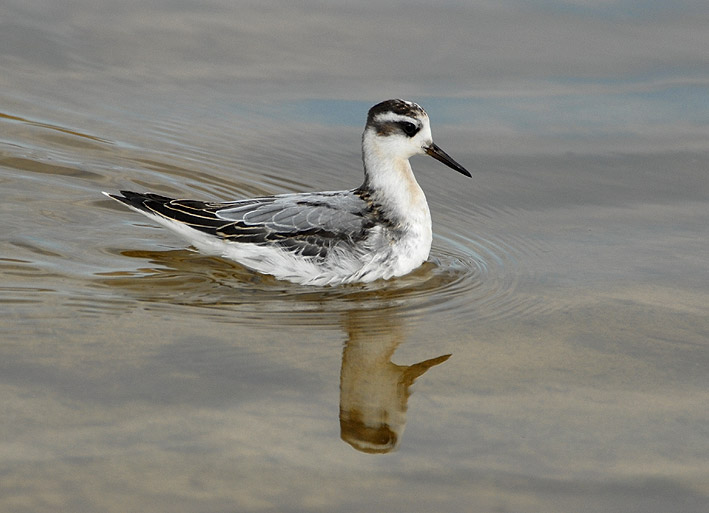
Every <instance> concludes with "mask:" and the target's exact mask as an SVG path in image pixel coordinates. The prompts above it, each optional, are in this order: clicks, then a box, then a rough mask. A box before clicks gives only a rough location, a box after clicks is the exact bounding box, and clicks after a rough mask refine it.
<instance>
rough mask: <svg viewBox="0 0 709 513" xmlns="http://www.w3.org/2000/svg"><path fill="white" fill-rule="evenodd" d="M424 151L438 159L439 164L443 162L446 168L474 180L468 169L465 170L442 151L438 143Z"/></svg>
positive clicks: (432, 144)
mask: <svg viewBox="0 0 709 513" xmlns="http://www.w3.org/2000/svg"><path fill="white" fill-rule="evenodd" d="M423 151H425V152H426V155H429V156H431V157H433V158H434V159H436V160H437V161H439V162H443V163H444V164H445V165H446V166H448V167H450V168H452V169H455V170H456V171H458V172H459V173H460V174H463V175H465V176H469V177H470V178H472V177H473V176H472V175H471V174H470V173H469V172H468V170H467V169H465V168H464V167H463V166H461V165H460V164H458V163H457V162H456V161H455V160H453V159H452V158H451V156H450V155H448V154H447V153H446V152H445V151H443V150H442V149H440V148H439V147H438V146H437V145H436V143H433V142H432V143H431V144H430V145H429V146H427V147H425V148H424V149H423Z"/></svg>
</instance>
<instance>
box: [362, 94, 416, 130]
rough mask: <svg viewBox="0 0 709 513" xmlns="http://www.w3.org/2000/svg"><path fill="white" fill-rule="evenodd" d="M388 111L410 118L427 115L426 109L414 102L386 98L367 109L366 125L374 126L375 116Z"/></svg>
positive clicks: (375, 122)
mask: <svg viewBox="0 0 709 513" xmlns="http://www.w3.org/2000/svg"><path fill="white" fill-rule="evenodd" d="M389 112H393V113H394V114H398V115H399V116H407V117H411V118H419V117H421V116H426V115H427V114H426V111H425V110H423V109H422V108H421V106H420V105H418V104H416V103H414V102H409V101H406V100H399V99H394V100H386V101H383V102H381V103H378V104H376V105H375V106H374V107H372V108H371V109H369V114H368V115H367V126H376V125H377V117H379V116H380V115H381V114H386V113H389Z"/></svg>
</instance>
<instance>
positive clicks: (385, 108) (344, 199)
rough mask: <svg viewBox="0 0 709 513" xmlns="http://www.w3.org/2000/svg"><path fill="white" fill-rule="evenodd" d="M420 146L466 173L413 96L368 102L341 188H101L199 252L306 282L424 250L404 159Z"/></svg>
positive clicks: (371, 275)
mask: <svg viewBox="0 0 709 513" xmlns="http://www.w3.org/2000/svg"><path fill="white" fill-rule="evenodd" d="M424 153H425V154H427V155H430V156H431V157H433V158H434V159H436V160H439V161H440V162H442V163H444V164H445V165H447V166H448V167H450V168H452V169H454V170H456V171H458V172H459V173H462V174H463V175H465V176H468V177H470V176H471V175H470V173H469V172H468V171H467V170H466V169H465V168H464V167H463V166H461V165H460V164H458V163H457V162H456V161H455V160H453V159H452V158H451V157H450V156H449V155H448V154H447V153H446V152H445V151H443V150H442V149H441V148H439V147H438V146H437V145H436V144H435V143H434V142H433V139H432V137H431V126H430V123H429V119H428V114H426V111H424V110H423V109H422V108H421V107H420V106H419V105H417V104H416V103H413V102H410V101H405V100H399V99H394V100H387V101H384V102H381V103H379V104H377V105H375V106H374V107H372V108H371V109H370V110H369V113H368V115H367V123H366V125H365V128H364V133H363V135H362V160H363V162H364V183H363V184H362V185H360V186H359V187H358V188H356V189H351V190H346V191H328V192H308V193H296V194H292V193H291V194H279V195H275V196H266V197H261V198H253V199H242V200H236V201H228V202H210V201H199V200H189V199H173V198H168V197H165V196H161V195H158V194H153V193H149V192H148V193H137V192H132V191H121V194H120V195H116V194H109V193H107V192H104V194H105V195H106V196H108V197H110V198H113V199H115V200H116V201H119V202H121V203H123V204H125V205H127V206H128V207H130V208H131V209H133V210H135V211H137V212H140V213H141V214H144V215H146V216H148V217H149V218H151V219H153V220H154V221H156V222H158V223H160V224H161V225H163V226H165V227H167V228H169V229H171V230H173V231H175V232H177V234H179V235H181V236H182V237H184V238H185V239H186V240H187V241H189V242H190V243H191V244H192V245H193V246H194V247H195V248H197V249H198V250H199V251H201V252H202V253H206V254H209V255H217V256H221V257H224V258H227V259H231V260H235V261H237V262H239V263H241V264H242V265H244V266H246V267H248V268H250V269H252V270H255V271H257V272H259V273H262V274H270V275H273V276H275V277H276V278H278V279H282V280H289V281H291V282H295V283H300V284H305V285H319V286H323V285H339V284H344V283H359V282H371V281H374V280H377V279H389V278H393V277H396V276H403V275H405V274H408V273H409V272H411V271H412V270H414V269H416V268H417V267H419V266H420V265H421V264H422V263H423V262H424V261H426V259H427V258H428V254H429V252H430V250H431V240H432V231H431V214H430V212H429V209H428V204H427V202H426V197H425V196H424V193H423V191H422V190H421V187H420V186H419V184H418V183H417V182H416V179H415V178H414V174H413V171H412V170H411V165H410V164H409V158H410V157H412V156H414V155H418V154H424Z"/></svg>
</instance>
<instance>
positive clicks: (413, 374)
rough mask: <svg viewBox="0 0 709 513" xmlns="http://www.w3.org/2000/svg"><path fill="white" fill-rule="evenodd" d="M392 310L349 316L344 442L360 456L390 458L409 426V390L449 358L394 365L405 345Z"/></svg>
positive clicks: (342, 425) (342, 412)
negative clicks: (407, 414) (382, 454)
mask: <svg viewBox="0 0 709 513" xmlns="http://www.w3.org/2000/svg"><path fill="white" fill-rule="evenodd" d="M387 313H390V311H389V310H383V311H382V310H379V311H377V312H373V311H358V312H357V311H354V312H349V313H348V315H347V321H346V329H347V334H348V341H347V344H346V345H345V349H344V351H343V353H342V369H341V371H340V437H341V438H342V440H344V441H345V442H347V443H348V444H350V445H351V446H352V447H354V448H355V449H357V450H358V451H362V452H366V453H387V452H391V451H393V450H394V449H396V447H397V446H398V444H399V442H400V440H401V435H402V434H403V432H404V428H405V426H406V409H407V403H408V400H409V396H410V395H411V391H410V387H411V385H412V384H413V383H414V381H415V380H416V379H417V378H418V377H420V376H422V375H423V374H424V373H425V372H426V371H428V370H429V369H430V368H431V367H433V366H434V365H439V364H441V363H443V362H445V361H446V360H447V359H448V358H449V357H450V356H451V355H450V354H446V355H442V356H438V357H437V358H432V359H430V360H425V361H422V362H419V363H416V364H413V365H397V364H395V363H393V362H392V361H391V358H392V356H393V355H394V351H396V348H397V347H398V346H399V345H400V344H401V343H402V342H403V340H404V330H403V327H402V326H401V322H400V319H398V318H397V317H396V316H392V315H390V314H389V315H387Z"/></svg>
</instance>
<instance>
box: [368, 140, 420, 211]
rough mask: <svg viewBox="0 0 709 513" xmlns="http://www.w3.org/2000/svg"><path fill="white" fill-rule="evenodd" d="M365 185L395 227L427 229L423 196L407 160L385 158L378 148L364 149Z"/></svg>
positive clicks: (384, 153)
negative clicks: (424, 226) (419, 226)
mask: <svg viewBox="0 0 709 513" xmlns="http://www.w3.org/2000/svg"><path fill="white" fill-rule="evenodd" d="M363 150H364V151H363V161H364V177H365V178H364V184H363V185H362V189H364V190H366V191H367V192H368V193H369V195H370V197H371V198H372V200H373V201H374V202H375V203H377V204H378V205H379V206H380V208H381V210H382V211H383V213H384V214H385V215H386V216H387V217H388V218H389V219H391V220H392V221H394V222H395V223H396V224H401V225H413V224H417V225H420V224H422V223H423V224H426V225H430V223H431V215H430V213H429V210H428V204H427V203H426V196H425V195H424V193H423V190H422V189H421V187H420V186H419V184H418V182H417V181H416V178H415V177H414V173H413V171H412V170H411V164H409V160H408V159H407V158H401V157H391V156H387V155H386V152H383V151H379V150H380V149H379V148H376V147H372V148H368V147H367V146H366V144H365V145H364V148H363Z"/></svg>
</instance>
